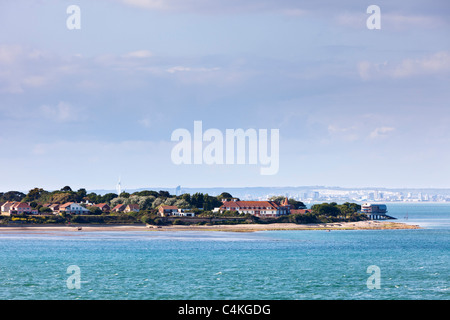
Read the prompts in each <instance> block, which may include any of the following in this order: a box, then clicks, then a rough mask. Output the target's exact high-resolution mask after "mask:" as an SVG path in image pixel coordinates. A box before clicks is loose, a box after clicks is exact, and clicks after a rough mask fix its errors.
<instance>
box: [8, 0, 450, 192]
mask: <svg viewBox="0 0 450 320" xmlns="http://www.w3.org/2000/svg"><path fill="white" fill-rule="evenodd" d="M72 4H75V5H78V6H79V7H80V9H81V30H68V29H67V27H66V19H67V18H68V14H67V13H66V8H67V7H68V6H69V5H72ZM371 4H376V5H378V6H379V7H380V8H381V30H369V29H367V27H366V19H367V18H368V17H369V14H367V13H366V9H367V7H368V6H369V5H371ZM449 11H450V5H449V4H448V3H447V2H446V1H418V0H413V1H401V2H399V1H396V2H395V3H393V2H392V1H377V2H373V3H364V2H361V1H331V0H329V1H290V0H285V1H272V0H270V1H269V0H260V1H256V0H247V1H237V0H236V1H230V0H228V1H226V0H216V1H213V0H208V1H206V0H196V1H194V0H191V1H189V0H184V1H182V0H167V1H163V0H98V1H85V0H77V1H75V0H74V1H56V0H41V1H31V0H24V1H10V0H6V1H2V2H1V3H0V28H1V30H2V32H1V33H0V126H1V134H0V146H1V150H2V152H1V153H0V166H1V168H2V177H1V179H0V190H3V191H7V190H13V189H16V190H29V189H31V188H33V187H35V186H40V187H44V188H46V189H59V188H61V187H62V186H65V185H70V186H72V188H81V187H86V188H88V189H100V188H105V189H112V188H114V186H115V184H116V183H117V180H118V177H119V176H121V178H122V183H123V185H124V187H125V188H140V187H151V186H165V187H175V186H177V185H182V186H185V187H213V186H224V187H227V186H228V187H241V186H288V185H289V186H296V185H328V186H342V187H364V186H378V187H450V185H449V182H448V181H450V170H449V167H450V166H449V165H448V163H450V152H449V151H448V147H449V145H450V130H449V129H448V123H450V109H449V108H450V105H449V102H450V90H449V87H450V86H449V76H450V38H449V37H448V34H449V31H450V26H449V21H448V16H449V13H450V12H449ZM195 120H201V121H202V122H203V127H204V130H206V129H208V128H218V129H220V130H222V131H223V132H225V130H226V129H228V128H230V129H234V128H243V129H248V128H255V129H280V167H279V171H278V173H277V174H276V175H271V176H262V175H260V174H259V168H260V166H258V165H179V166H177V165H174V164H173V163H172V162H171V158H170V154H171V149H172V148H173V146H174V143H173V142H171V141H170V136H171V133H172V132H173V131H174V130H175V129H177V128H186V129H188V130H191V131H192V130H193V123H194V121H195Z"/></svg>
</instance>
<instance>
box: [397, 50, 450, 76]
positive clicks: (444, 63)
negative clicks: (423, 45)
mask: <svg viewBox="0 0 450 320" xmlns="http://www.w3.org/2000/svg"><path fill="white" fill-rule="evenodd" d="M449 71H450V53H449V52H438V53H435V54H433V55H432V56H429V57H426V58H423V59H405V60H403V61H402V63H401V64H399V65H398V66H396V67H395V68H394V69H393V70H392V71H391V75H392V76H393V77H394V78H404V77H410V76H415V75H427V74H437V73H445V72H449Z"/></svg>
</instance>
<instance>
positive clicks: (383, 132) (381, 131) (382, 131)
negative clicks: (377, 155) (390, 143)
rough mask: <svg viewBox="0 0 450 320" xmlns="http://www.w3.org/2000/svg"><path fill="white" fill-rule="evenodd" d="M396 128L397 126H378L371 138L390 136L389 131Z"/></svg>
mask: <svg viewBox="0 0 450 320" xmlns="http://www.w3.org/2000/svg"><path fill="white" fill-rule="evenodd" d="M394 130H395V128H393V127H380V128H376V129H375V130H373V131H372V132H371V133H370V135H369V138H371V139H379V138H386V137H388V135H389V133H390V132H392V131H394Z"/></svg>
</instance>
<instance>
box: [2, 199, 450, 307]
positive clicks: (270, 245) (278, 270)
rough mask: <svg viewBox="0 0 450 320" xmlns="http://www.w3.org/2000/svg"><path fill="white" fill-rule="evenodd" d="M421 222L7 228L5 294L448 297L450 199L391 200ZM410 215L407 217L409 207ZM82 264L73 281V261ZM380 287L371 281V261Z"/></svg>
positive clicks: (396, 211)
mask: <svg viewBox="0 0 450 320" xmlns="http://www.w3.org/2000/svg"><path fill="white" fill-rule="evenodd" d="M388 209H389V212H390V214H391V215H392V216H394V217H397V218H399V219H398V221H399V222H407V223H411V224H419V225H421V226H422V227H424V229H421V230H364V231H358V230H353V231H332V232H325V231H264V232H255V233H227V232H147V231H142V232H89V233H83V232H76V231H75V232H57V231H49V232H37V231H36V232H1V231H0V297H1V299H45V300H46V299H446V300H448V299H449V298H450V271H449V265H450V204H429V203H428V204H423V203H417V204H388ZM406 215H407V217H408V219H407V220H405V219H404V217H405V216H406ZM72 265H75V266H78V268H79V270H80V274H79V279H80V280H81V282H80V288H79V289H76V288H75V289H69V288H68V285H67V279H68V278H69V277H71V276H72V274H71V273H67V268H68V267H69V266H72ZM372 265H375V266H377V267H378V268H379V270H380V277H379V279H380V289H369V288H368V286H367V280H368V278H369V277H370V276H372V274H371V273H367V268H368V267H369V266H372Z"/></svg>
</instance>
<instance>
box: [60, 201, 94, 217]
mask: <svg viewBox="0 0 450 320" xmlns="http://www.w3.org/2000/svg"><path fill="white" fill-rule="evenodd" d="M59 212H60V213H63V212H65V213H68V214H89V210H88V209H86V208H85V207H83V206H81V205H80V204H78V203H75V202H67V203H65V204H63V205H62V206H60V207H59Z"/></svg>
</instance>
